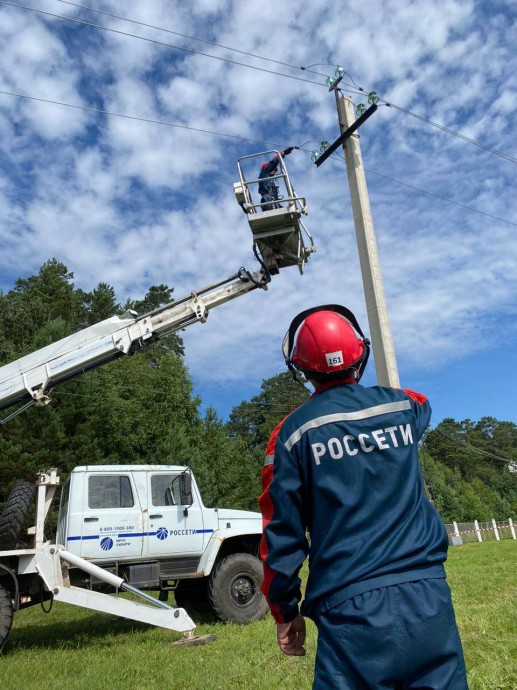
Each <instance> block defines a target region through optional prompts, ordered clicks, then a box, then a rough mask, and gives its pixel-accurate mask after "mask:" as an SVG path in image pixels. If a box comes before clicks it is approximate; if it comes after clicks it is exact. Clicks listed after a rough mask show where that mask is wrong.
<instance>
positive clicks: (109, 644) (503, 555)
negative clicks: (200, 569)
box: [0, 540, 517, 690]
mask: <svg viewBox="0 0 517 690" xmlns="http://www.w3.org/2000/svg"><path fill="white" fill-rule="evenodd" d="M516 563H517V542H515V541H512V540H507V541H502V542H499V543H498V542H486V543H482V544H476V543H474V544H466V545H464V546H462V547H454V548H451V549H450V551H449V560H448V562H447V572H448V578H449V583H450V585H451V588H452V591H453V597H454V601H455V606H456V617H457V620H458V625H459V627H460V632H461V636H462V639H463V643H464V649H465V656H466V660H467V668H468V674H469V683H470V690H517V574H516V573H517V570H516V567H515V566H516ZM308 623H309V630H308V641H307V656H306V657H304V658H294V657H286V656H283V655H281V654H280V652H279V651H278V650H277V646H276V637H275V626H274V624H273V621H272V619H271V617H269V616H268V617H267V618H266V619H265V620H263V621H260V622H259V623H254V624H252V625H249V626H244V627H241V626H238V625H233V624H231V625H222V624H220V623H214V622H213V621H212V620H210V619H208V618H205V619H204V620H201V621H200V622H199V625H198V628H197V629H196V633H197V634H199V635H203V634H215V635H216V636H217V640H216V641H215V642H212V643H211V644H208V645H205V646H202V647H190V648H185V647H174V646H172V645H171V642H173V641H174V640H177V639H179V638H180V635H178V634H177V633H173V632H170V631H167V630H161V629H158V628H150V627H147V626H144V625H139V624H134V623H131V622H130V621H122V622H120V621H117V620H114V618H113V617H111V616H107V615H103V614H100V613H92V612H90V611H87V610H85V609H80V608H76V607H74V606H67V605H66V604H57V603H56V604H54V607H53V609H52V611H51V612H50V614H45V613H44V612H43V611H42V610H41V609H40V608H39V607H33V608H31V609H27V610H25V611H21V612H20V613H18V614H17V615H16V617H15V622H14V626H13V630H12V632H11V635H10V637H9V639H8V641H7V643H6V644H5V646H4V649H3V652H2V655H1V658H0V687H1V688H2V690H11V689H12V690H19V689H20V688H26V689H28V690H32V689H33V688H34V689H36V688H38V689H39V688H42V687H43V688H49V689H50V690H54V689H58V688H66V689H67V690H83V689H84V690H86V689H88V690H101V689H102V690H104V689H106V688H110V690H119V689H124V690H133V689H134V690H162V689H163V690H219V689H221V690H233V689H235V690H276V689H277V688H281V690H305V689H309V688H310V687H311V684H312V670H313V663H314V654H315V650H316V634H315V628H314V626H313V625H312V623H311V622H310V621H308Z"/></svg>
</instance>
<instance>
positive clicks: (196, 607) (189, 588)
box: [174, 578, 212, 613]
mask: <svg viewBox="0 0 517 690" xmlns="http://www.w3.org/2000/svg"><path fill="white" fill-rule="evenodd" d="M174 599H175V601H176V606H178V607H179V608H182V609H186V610H191V611H193V612H194V613H207V612H208V611H211V610H212V607H211V605H210V601H209V599H208V583H207V580H206V578H203V579H202V580H180V581H179V582H178V586H177V587H176V589H175V590H174Z"/></svg>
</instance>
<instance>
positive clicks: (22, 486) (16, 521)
mask: <svg viewBox="0 0 517 690" xmlns="http://www.w3.org/2000/svg"><path fill="white" fill-rule="evenodd" d="M35 491H36V486H35V484H31V483H30V482H18V484H15V485H14V487H13V490H12V491H11V493H10V494H9V498H8V499H7V501H6V502H5V506H4V510H3V512H2V514H1V515H0V550H4V551H9V550H10V549H14V548H16V544H17V543H18V539H19V537H20V534H21V532H22V530H23V526H24V524H25V518H26V517H27V513H28V512H29V508H30V506H31V503H32V500H33V498H34V492H35Z"/></svg>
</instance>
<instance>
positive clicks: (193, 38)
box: [57, 0, 327, 77]
mask: <svg viewBox="0 0 517 690" xmlns="http://www.w3.org/2000/svg"><path fill="white" fill-rule="evenodd" d="M57 2H62V3H63V4H65V5H72V6H73V7H78V8H80V9H83V10H88V11H89V12H96V13H97V14H104V15H106V16H108V17H112V18H113V19H120V20H121V21H124V22H130V23H131V24H137V25H138V26H145V27H146V28H147V29H156V30H157V31H163V32H164V33H168V34H173V35H174V36H181V37H182V38H187V39H188V40H189V41H199V42H200V43H206V44H208V45H211V46H216V47H217V48H223V49H224V50H230V51H232V52H233V53H239V54H240V55H248V56H249V57H253V58H257V59H258V60H265V61H266V62H272V63H274V64H275V65H282V67H290V68H292V69H299V70H303V71H304V72H309V73H310V74H316V75H318V76H319V77H326V76H327V75H326V74H321V72H315V71H314V70H311V69H309V68H307V67H299V66H297V65H291V64H290V63H288V62H282V61H281V60H275V59H273V58H269V57H264V56H263V55H256V54H255V53H249V52H248V51H246V50H239V49H238V48H230V46H223V45H221V44H220V43H215V41H208V40H206V39H204V38H198V37H197V36H188V35H187V34H182V33H180V32H179V31H172V30H171V29H165V28H164V27H162V26H155V25H154V24H146V23H145V22H140V21H138V20H136V19H130V18H129V17H121V16H120V15H118V14H113V13H111V12H105V11H103V10H98V9H96V8H94V7H88V6H87V5H80V4H79V3H77V2H70V0H57ZM322 64H323V63H322Z"/></svg>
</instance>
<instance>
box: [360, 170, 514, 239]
mask: <svg viewBox="0 0 517 690" xmlns="http://www.w3.org/2000/svg"><path fill="white" fill-rule="evenodd" d="M365 170H366V172H369V173H371V174H372V175H377V176H378V177H383V178H384V179H385V180H391V182H396V183H397V184H400V185H403V186H404V187H409V189H414V190H415V191H417V192H422V193H423V194H428V195H429V196H434V197H435V198H436V199H441V200H442V201H447V202H448V203H449V204H455V205H456V206H460V207H461V208H466V209H468V210H469V211H474V213H479V214H481V215H482V216H487V217H488V218H493V219H494V220H499V221H501V222H502V223H508V224H509V225H513V226H514V227H516V228H517V223H513V222H512V221H511V220H506V219H505V218H499V216H493V215H492V214H491V213H485V211H480V210H479V209H477V208H473V207H472V206H467V205H466V204H461V203H460V202H459V201H453V200H452V199H449V198H447V197H446V196H440V194H434V192H428V191H426V190H425V189H420V187H415V186H414V185H411V184H408V183H407V182H402V181H401V180H396V179H395V178H394V177H389V176H388V175H383V174H382V173H378V172H375V170H368V168H365Z"/></svg>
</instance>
